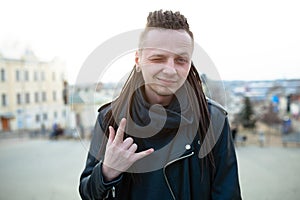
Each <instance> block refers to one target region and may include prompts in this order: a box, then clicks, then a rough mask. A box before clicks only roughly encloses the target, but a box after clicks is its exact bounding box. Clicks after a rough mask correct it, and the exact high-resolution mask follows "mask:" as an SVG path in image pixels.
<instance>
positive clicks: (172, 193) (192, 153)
mask: <svg viewBox="0 0 300 200" xmlns="http://www.w3.org/2000/svg"><path fill="white" fill-rule="evenodd" d="M192 155H194V152H191V153H190V154H188V155H185V156H183V157H180V158H177V159H175V160H172V161H170V162H168V163H167V164H166V165H165V166H164V169H163V172H164V177H165V180H166V182H167V185H168V188H169V190H170V192H171V195H172V197H173V199H174V200H176V198H175V195H174V192H173V191H172V188H171V186H170V183H169V181H168V177H167V174H166V168H167V167H168V166H169V165H171V164H173V163H174V162H177V161H179V160H182V159H185V158H187V157H190V156H192Z"/></svg>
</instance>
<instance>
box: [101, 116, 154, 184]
mask: <svg viewBox="0 0 300 200" xmlns="http://www.w3.org/2000/svg"><path fill="white" fill-rule="evenodd" d="M125 126H126V119H125V118H123V119H122V120H121V122H120V126H119V128H118V130H117V133H115V130H114V128H113V127H111V126H110V127H109V138H108V141H107V144H106V150H105V154H104V161H103V166H102V172H103V176H104V178H105V180H106V181H111V180H113V179H114V178H116V177H118V176H119V175H120V174H121V173H122V172H124V171H126V170H127V169H128V168H129V167H130V166H131V165H132V164H133V163H134V162H136V161H137V160H140V159H142V158H144V157H146V156H148V155H150V154H151V153H152V152H154V149H153V148H151V149H148V150H145V151H141V152H139V153H135V151H136V150H137V144H135V143H134V141H133V139H132V138H131V137H128V138H126V139H125V140H124V141H123V137H124V130H125Z"/></svg>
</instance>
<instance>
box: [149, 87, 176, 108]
mask: <svg viewBox="0 0 300 200" xmlns="http://www.w3.org/2000/svg"><path fill="white" fill-rule="evenodd" d="M144 92H145V98H146V100H147V101H148V102H149V103H150V104H160V105H162V106H167V105H169V104H170V102H171V101H172V99H173V96H174V95H173V94H171V95H160V94H158V93H156V92H155V91H153V90H151V89H150V90H145V91H144Z"/></svg>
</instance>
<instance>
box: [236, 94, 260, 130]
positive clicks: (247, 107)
mask: <svg viewBox="0 0 300 200" xmlns="http://www.w3.org/2000/svg"><path fill="white" fill-rule="evenodd" d="M239 119H240V120H239V121H240V123H241V124H242V125H243V127H244V128H255V123H256V119H255V116H254V112H253V109H252V104H251V101H250V99H249V97H245V98H244V106H243V109H242V110H241V112H240V113H239Z"/></svg>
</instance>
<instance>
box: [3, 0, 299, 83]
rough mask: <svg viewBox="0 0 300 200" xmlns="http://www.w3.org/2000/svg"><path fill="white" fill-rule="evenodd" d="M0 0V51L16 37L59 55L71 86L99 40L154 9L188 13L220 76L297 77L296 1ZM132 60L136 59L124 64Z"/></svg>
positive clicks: (46, 54) (140, 23) (139, 23)
mask: <svg viewBox="0 0 300 200" xmlns="http://www.w3.org/2000/svg"><path fill="white" fill-rule="evenodd" d="M196 2H197V3H196ZM0 5H1V6H0V29H1V30H0V45H1V46H0V48H1V47H2V48H3V47H5V45H6V44H7V43H8V42H10V41H20V42H23V43H26V44H29V45H30V46H31V47H32V49H33V50H34V51H35V53H36V54H37V55H38V56H39V57H41V58H43V59H48V60H49V59H51V58H53V57H55V56H59V57H60V58H62V59H63V60H65V61H66V64H67V71H68V74H67V77H68V80H69V82H71V83H74V82H75V80H76V78H77V75H78V72H79V70H80V68H81V66H82V64H83V63H84V61H85V60H86V59H87V57H88V56H89V55H90V53H91V52H93V51H94V50H95V49H96V48H97V47H98V46H99V45H101V44H102V43H103V42H104V41H106V40H108V39H110V38H112V37H113V36H115V35H118V34H120V33H123V32H126V31H131V30H133V29H139V28H143V27H144V25H145V23H146V17H147V15H148V12H150V11H153V10H157V9H171V10H173V11H177V10H178V11H180V12H181V13H182V14H184V15H185V16H186V17H187V18H188V21H189V24H190V27H191V30H192V31H193V33H194V36H195V41H196V42H197V43H198V44H199V45H200V46H201V47H202V48H203V49H204V51H205V52H206V53H207V54H208V56H209V57H210V58H211V59H212V61H213V62H214V64H215V66H216V67H217V70H218V72H219V74H220V77H221V78H222V79H224V80H237V79H238V80H243V79H245V80H253V79H255V80H256V79H279V78H300V37H299V36H300V26H299V24H300V23H299V22H300V21H299V20H300V12H299V10H300V4H299V3H298V1H297V0H295V1H292V0H281V1H276V0H251V1H241V0H226V1H224V0H222V1H221V0H220V1H214V0H211V1H192V0H190V1H183V0H151V1H141V0H125V1H116V0H112V1H100V0H95V1H91V0H85V1H62V0H51V1H41V0H36V1H35V0H27V1H22V0H9V1H8V0H7V1H2V0H1V3H0ZM132 55H133V54H132ZM103 56H105V55H103ZM125 60H127V62H130V60H131V57H127V58H126V59H125ZM133 64H134V57H132V63H131V62H130V66H129V67H132V65H133ZM126 66H127V64H126ZM121 71H122V70H121V69H120V68H119V69H118V72H119V73H117V74H122V73H121ZM123 71H125V72H126V70H123ZM125 72H124V73H125ZM113 78H117V75H116V76H115V77H111V76H109V79H110V80H111V79H113Z"/></svg>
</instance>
